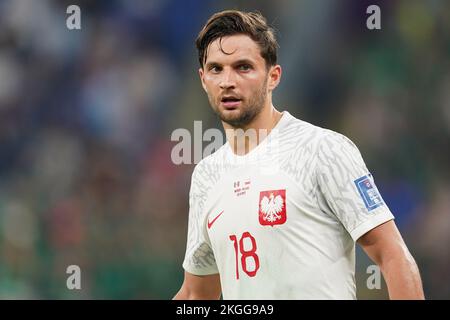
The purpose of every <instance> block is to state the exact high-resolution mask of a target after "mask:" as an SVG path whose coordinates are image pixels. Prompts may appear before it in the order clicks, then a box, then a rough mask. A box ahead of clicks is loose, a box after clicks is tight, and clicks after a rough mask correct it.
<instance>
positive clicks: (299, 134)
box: [284, 115, 355, 151]
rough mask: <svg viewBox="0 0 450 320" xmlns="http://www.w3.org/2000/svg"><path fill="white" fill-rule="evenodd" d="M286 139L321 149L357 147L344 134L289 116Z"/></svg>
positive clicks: (299, 144)
mask: <svg viewBox="0 0 450 320" xmlns="http://www.w3.org/2000/svg"><path fill="white" fill-rule="evenodd" d="M284 135H285V137H286V138H285V139H286V140H290V141H292V142H293V143H295V145H296V146H298V147H310V148H311V149H313V150H315V151H320V150H322V151H323V149H324V148H325V149H326V148H327V147H328V148H330V147H347V146H349V147H355V144H354V143H353V142H352V141H351V140H350V139H349V138H348V137H347V136H345V135H344V134H342V133H339V132H336V131H333V130H330V129H327V128H322V127H320V126H317V125H314V124H312V123H309V122H307V121H304V120H300V119H297V118H295V117H294V116H291V115H290V117H289V121H288V123H287V125H286V126H285V128H284Z"/></svg>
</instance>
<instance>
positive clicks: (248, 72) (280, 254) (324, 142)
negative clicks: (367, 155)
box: [174, 11, 424, 299]
mask: <svg viewBox="0 0 450 320" xmlns="http://www.w3.org/2000/svg"><path fill="white" fill-rule="evenodd" d="M196 45H197V49H198V53H199V62H200V69H199V74H200V79H201V83H202V86H203V89H204V90H205V92H206V93H207V95H208V99H209V102H210V104H211V106H212V108H213V110H214V111H215V112H216V113H217V114H218V116H219V117H220V119H221V120H222V123H223V126H224V129H225V131H226V133H227V143H225V144H224V145H223V146H222V147H221V148H220V149H218V150H217V151H216V152H215V153H213V154H212V155H210V156H208V157H206V158H204V159H203V160H202V161H201V162H200V163H198V165H197V166H196V167H195V169H194V172H193V174H192V181H191V189H190V194H189V206H190V209H189V227H188V237H187V238H188V239H187V249H186V256H185V259H184V262H183V268H184V270H185V278H184V282H183V285H182V287H181V289H180V290H179V292H178V293H177V294H176V295H175V297H174V298H175V299H219V298H220V296H221V295H222V296H223V299H355V298H356V292H355V291H356V288H355V243H356V242H358V244H359V245H360V246H362V248H363V249H364V250H365V252H366V253H367V254H368V255H369V256H370V258H371V259H372V260H373V261H374V262H375V263H376V264H377V265H378V266H379V267H380V268H381V271H382V273H383V275H384V278H385V280H386V283H387V286H388V291H389V296H390V298H392V299H423V298H424V294H423V289H422V284H421V280H420V275H419V271H418V268H417V265H416V263H415V261H414V259H413V257H412V256H411V254H410V253H409V251H408V249H407V247H406V245H405V243H404V242H403V239H402V237H401V235H400V233H399V231H398V229H397V227H396V225H395V223H394V221H393V219H394V217H393V215H392V213H391V212H390V210H389V208H388V207H387V205H386V204H385V203H384V201H383V199H382V197H381V195H380V193H379V192H378V190H377V188H376V185H375V182H374V179H373V177H372V175H371V174H370V172H369V171H368V169H367V168H366V165H365V163H364V161H363V159H362V157H361V155H360V152H359V151H358V149H357V147H356V146H355V145H354V144H353V143H352V142H351V141H350V140H349V139H348V138H346V137H345V136H343V135H341V134H339V133H336V132H333V131H331V130H327V129H323V128H319V127H317V126H314V125H312V124H309V123H307V122H305V121H302V120H299V119H296V118H295V117H294V116H292V115H291V114H289V112H287V111H283V112H280V111H278V110H277V109H276V108H275V107H274V106H273V104H272V92H273V90H274V89H275V88H276V87H277V85H278V83H279V82H280V78H281V67H280V65H278V64H277V47H278V45H277V41H276V38H275V36H274V32H273V29H272V28H271V27H270V26H268V25H267V23H266V20H265V18H264V17H263V16H262V15H260V14H259V13H252V12H250V13H246V12H241V11H223V12H219V13H216V14H214V15H213V16H212V17H211V18H210V19H209V20H208V22H207V23H206V25H205V26H204V27H203V29H202V30H201V32H200V33H199V35H198V38H197V40H196ZM250 131H252V132H256V138H252V139H251V137H252V136H253V137H254V135H247V132H250Z"/></svg>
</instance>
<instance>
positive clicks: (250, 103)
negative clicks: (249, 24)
mask: <svg viewBox="0 0 450 320" xmlns="http://www.w3.org/2000/svg"><path fill="white" fill-rule="evenodd" d="M199 73H200V78H201V80H202V85H203V88H204V89H205V91H206V93H207V94H208V99H209V102H210V104H211V106H212V108H213V109H214V111H215V112H216V113H217V114H218V115H219V117H220V119H221V120H222V121H224V122H225V123H228V124H229V125H231V126H232V127H235V128H241V127H245V126H246V125H248V124H249V123H250V122H251V121H252V120H253V119H254V118H255V117H256V116H257V115H258V114H259V113H260V111H261V110H262V109H263V107H264V105H265V104H266V101H267V95H268V92H269V90H268V74H269V72H268V70H267V68H266V63H265V60H264V58H263V57H262V56H261V53H260V49H259V47H258V44H257V43H256V42H254V41H253V40H252V39H251V38H250V37H248V36H247V35H233V36H227V37H223V38H222V39H220V38H219V39H216V40H215V41H213V42H211V44H210V45H209V47H208V51H207V57H206V61H205V63H204V65H203V68H200V70H199ZM269 89H270V88H269Z"/></svg>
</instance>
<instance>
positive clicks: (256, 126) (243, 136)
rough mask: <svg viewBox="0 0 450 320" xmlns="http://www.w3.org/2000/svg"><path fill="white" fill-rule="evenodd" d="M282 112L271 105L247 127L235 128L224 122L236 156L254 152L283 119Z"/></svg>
mask: <svg viewBox="0 0 450 320" xmlns="http://www.w3.org/2000/svg"><path fill="white" fill-rule="evenodd" d="M281 116H282V114H281V112H279V111H278V110H276V109H275V107H274V106H273V105H272V104H271V103H270V104H269V105H267V106H265V107H264V108H263V109H262V110H261V112H260V113H259V114H258V115H257V116H256V117H255V119H253V120H252V122H250V123H249V124H248V125H247V126H245V127H243V128H235V127H233V126H231V125H229V124H227V123H225V122H222V124H223V127H224V129H225V134H226V136H227V141H228V143H229V144H230V146H231V149H232V150H233V152H234V153H235V154H236V155H245V154H247V153H249V152H250V151H252V150H253V149H254V148H255V147H256V146H257V145H258V144H260V143H261V142H262V141H263V140H264V138H266V137H267V135H268V134H269V133H270V131H272V129H273V128H274V127H275V126H276V124H277V123H278V121H279V120H280V119H281Z"/></svg>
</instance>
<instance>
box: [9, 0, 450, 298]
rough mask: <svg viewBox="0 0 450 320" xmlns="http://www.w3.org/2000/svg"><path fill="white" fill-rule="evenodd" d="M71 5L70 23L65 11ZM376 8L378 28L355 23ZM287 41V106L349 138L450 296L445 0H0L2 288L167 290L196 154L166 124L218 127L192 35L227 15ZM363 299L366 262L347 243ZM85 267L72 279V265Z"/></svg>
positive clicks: (449, 58)
mask: <svg viewBox="0 0 450 320" xmlns="http://www.w3.org/2000/svg"><path fill="white" fill-rule="evenodd" d="M71 4H78V5H79V6H80V8H81V21H82V29H81V30H68V29H67V28H66V19H67V17H68V14H66V8H67V7H68V6H69V5H71ZM370 4H378V5H379V6H380V8H381V12H382V29H381V30H374V31H371V30H368V29H367V28H366V19H367V17H368V15H367V14H366V8H367V6H368V5H370ZM231 8H235V9H242V10H259V11H261V12H262V13H263V14H264V15H265V16H266V17H267V19H268V21H269V22H270V23H272V24H273V25H274V26H275V28H276V30H277V34H278V39H279V43H280V51H279V63H280V64H281V65H282V67H283V78H282V83H281V85H280V87H279V88H278V89H277V91H276V93H275V97H274V104H275V106H276V107H277V108H278V109H280V110H288V111H289V112H290V113H292V114H293V115H295V116H296V117H298V118H300V119H303V120H306V121H309V122H312V123H314V124H316V125H319V126H323V127H327V128H330V129H332V130H335V131H338V132H341V133H343V134H345V135H347V136H348V137H349V138H350V139H352V140H353V141H354V142H355V144H356V145H357V146H358V147H359V148H360V150H361V153H362V155H363V157H364V159H365V161H366V163H367V166H368V168H369V169H370V171H371V172H372V174H373V175H374V177H375V181H376V182H377V185H378V188H379V189H380V191H381V193H382V195H383V197H384V199H385V201H386V203H387V204H388V205H389V206H390V208H391V210H392V211H393V213H394V215H395V216H396V222H397V224H398V226H399V228H400V230H401V231H402V234H403V236H404V238H405V240H406V242H407V244H408V246H409V248H410V250H411V251H412V253H413V255H414V257H415V258H416V260H417V263H418V265H419V268H420V269H421V272H422V277H423V281H424V287H425V291H426V295H427V297H429V298H440V299H443V298H444V299H445V298H446V299H448V298H450V285H449V283H450V276H449V270H450V251H449V250H448V248H447V246H448V245H449V244H450V196H449V195H450V180H449V178H450V2H448V1H445V0H440V1H439V0H436V1H407V0H396V1H350V0H346V1H339V2H337V1H332V0H320V1H314V0H307V1H296V0H286V1H281V2H273V1H200V0H187V1H175V0H165V1H163V0H151V1H144V0H128V1H126V0H115V1H106V0H105V1H87V0H86V1H56V0H39V1H33V0H4V1H1V2H0V298H7V299H12V298H25V299H27V298H38V299H48V298H58V299H66V298H67V299H78V298H94V299H103V298H118V299H133V298H144V299H167V298H171V297H172V296H173V295H174V294H175V292H176V291H177V289H178V288H179V286H180V285H181V281H182V277H183V270H182V268H181V262H182V259H183V257H184V249H185V241H186V232H187V213H188V192H189V183H190V175H191V172H192V169H193V165H181V166H177V165H175V164H173V162H172V161H171V150H172V147H173V146H174V145H175V143H174V142H172V141H171V139H170V136H171V133H172V132H173V131H174V130H175V129H177V128H187V129H189V130H192V128H193V121H194V120H202V121H203V130H206V129H207V128H211V127H220V123H219V121H218V120H217V119H216V117H215V115H214V113H213V112H212V111H211V110H210V107H209V105H208V101H207V98H206V96H205V95H204V93H203V92H202V89H201V86H200V83H199V79H198V62H197V52H196V50H195V46H194V41H195V38H196V35H197V33H198V31H199V30H200V29H201V27H202V26H203V24H204V23H205V22H206V20H207V19H208V18H209V16H210V15H211V14H212V13H214V12H216V11H219V10H223V9H231ZM358 258H359V259H360V260H359V261H360V262H359V263H358V266H357V280H358V296H359V297H360V298H374V299H381V298H386V288H385V287H384V288H383V290H381V291H377V292H375V291H370V290H368V289H366V288H365V277H366V273H365V272H366V268H367V265H368V264H371V262H369V261H367V260H364V259H366V258H364V257H362V256H361V255H360V254H359V255H358ZM71 264H75V265H79V266H80V267H81V269H82V275H83V278H82V279H83V280H82V286H83V288H82V290H80V291H76V290H75V291H70V290H68V289H67V288H66V279H67V276H68V275H67V274H66V272H65V271H66V268H67V266H68V265H71Z"/></svg>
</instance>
